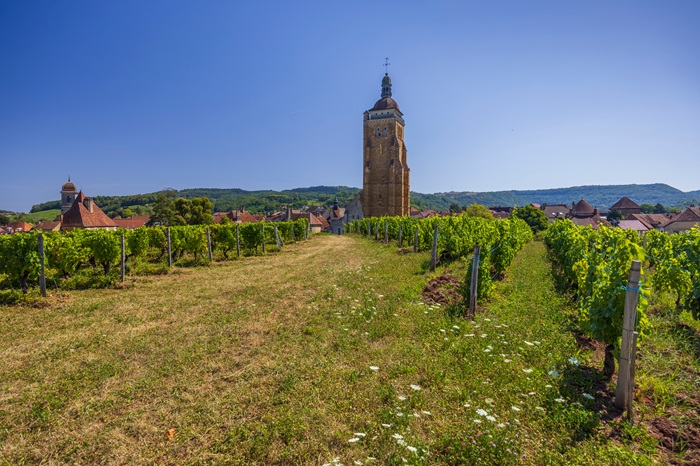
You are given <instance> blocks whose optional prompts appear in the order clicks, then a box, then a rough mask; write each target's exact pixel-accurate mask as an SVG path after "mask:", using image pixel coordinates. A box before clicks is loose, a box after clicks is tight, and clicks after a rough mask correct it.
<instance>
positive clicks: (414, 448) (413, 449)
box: [406, 445, 418, 453]
mask: <svg viewBox="0 0 700 466" xmlns="http://www.w3.org/2000/svg"><path fill="white" fill-rule="evenodd" d="M406 448H408V451H410V452H412V453H415V452H417V451H418V449H417V448H416V447H412V446H410V445H409V446H407V447H406Z"/></svg>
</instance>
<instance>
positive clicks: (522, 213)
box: [510, 205, 549, 233]
mask: <svg viewBox="0 0 700 466" xmlns="http://www.w3.org/2000/svg"><path fill="white" fill-rule="evenodd" d="M510 216H511V218H521V219H523V220H525V223H527V224H528V225H530V229H531V230H532V232H533V233H537V232H538V231H543V230H546V229H547V227H548V226H549V221H548V220H547V215H545V213H544V211H542V210H540V209H538V208H537V207H533V206H531V205H526V206H525V207H516V208H515V209H513V211H512V212H511V213H510Z"/></svg>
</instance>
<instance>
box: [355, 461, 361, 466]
mask: <svg viewBox="0 0 700 466" xmlns="http://www.w3.org/2000/svg"><path fill="white" fill-rule="evenodd" d="M354 463H355V464H356V465H358V466H362V461H360V460H355V461H354Z"/></svg>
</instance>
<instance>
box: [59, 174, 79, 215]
mask: <svg viewBox="0 0 700 466" xmlns="http://www.w3.org/2000/svg"><path fill="white" fill-rule="evenodd" d="M77 195H78V190H77V189H76V187H75V185H74V184H73V183H72V182H71V180H70V176H69V177H68V182H67V183H65V184H64V185H63V186H62V187H61V215H64V214H65V213H66V212H68V210H69V209H70V208H71V206H72V205H73V201H75V197H76V196H77Z"/></svg>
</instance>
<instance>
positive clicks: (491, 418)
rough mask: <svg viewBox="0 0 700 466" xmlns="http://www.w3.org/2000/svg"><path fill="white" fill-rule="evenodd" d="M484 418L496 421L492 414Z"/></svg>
mask: <svg viewBox="0 0 700 466" xmlns="http://www.w3.org/2000/svg"><path fill="white" fill-rule="evenodd" d="M486 419H488V420H489V421H491V422H496V418H495V417H493V416H486Z"/></svg>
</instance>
